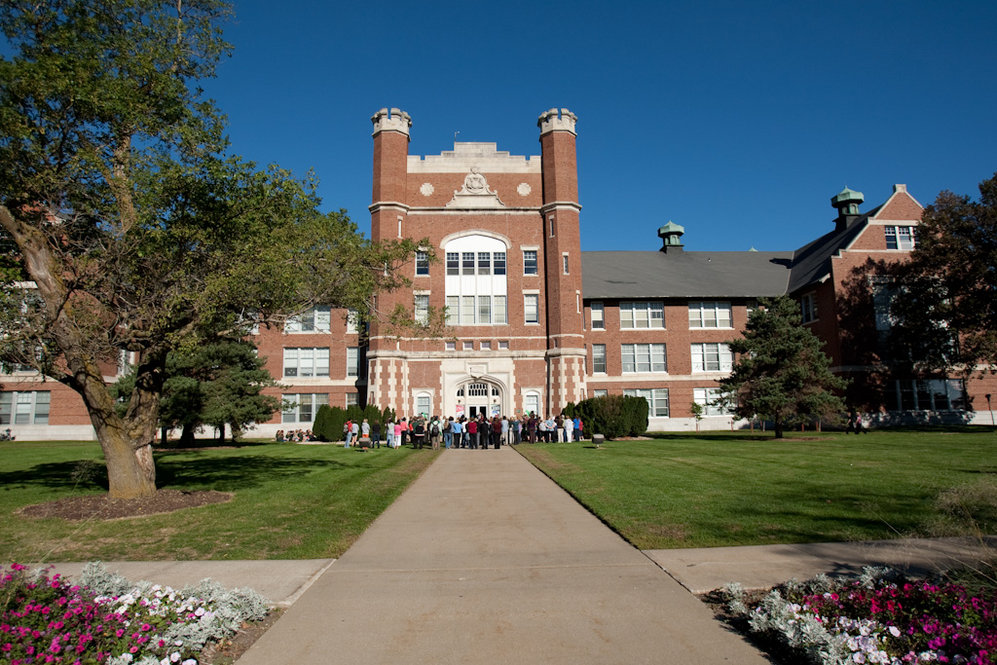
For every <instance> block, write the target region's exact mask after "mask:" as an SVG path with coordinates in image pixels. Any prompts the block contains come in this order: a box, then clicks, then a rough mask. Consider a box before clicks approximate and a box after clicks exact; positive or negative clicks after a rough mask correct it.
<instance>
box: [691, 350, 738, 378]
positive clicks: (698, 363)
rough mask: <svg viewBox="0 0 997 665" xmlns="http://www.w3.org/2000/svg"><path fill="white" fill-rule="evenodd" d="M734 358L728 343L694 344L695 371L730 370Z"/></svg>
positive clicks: (693, 366)
mask: <svg viewBox="0 0 997 665" xmlns="http://www.w3.org/2000/svg"><path fill="white" fill-rule="evenodd" d="M733 365H734V358H733V356H732V355H731V352H730V348H728V347H727V345H726V344H693V345H692V371H693V372H729V371H730V370H731V369H732V367H733Z"/></svg>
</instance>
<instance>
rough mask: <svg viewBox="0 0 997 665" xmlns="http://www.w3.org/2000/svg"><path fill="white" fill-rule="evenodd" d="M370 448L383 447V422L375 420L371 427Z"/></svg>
mask: <svg viewBox="0 0 997 665" xmlns="http://www.w3.org/2000/svg"><path fill="white" fill-rule="evenodd" d="M370 446H371V448H380V447H381V421H379V420H375V421H374V422H373V423H372V424H371V426H370Z"/></svg>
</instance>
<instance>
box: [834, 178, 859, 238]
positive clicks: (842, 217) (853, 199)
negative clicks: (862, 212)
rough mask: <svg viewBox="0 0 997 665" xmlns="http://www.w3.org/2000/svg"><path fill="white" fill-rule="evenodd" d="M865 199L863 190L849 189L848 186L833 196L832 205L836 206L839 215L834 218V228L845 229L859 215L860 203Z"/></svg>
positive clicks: (836, 229) (837, 229)
mask: <svg viewBox="0 0 997 665" xmlns="http://www.w3.org/2000/svg"><path fill="white" fill-rule="evenodd" d="M863 201H865V197H864V196H863V195H862V192H856V191H854V190H851V189H848V187H847V186H845V188H844V189H843V190H841V191H840V192H838V193H837V194H835V195H834V196H832V197H831V207H832V208H836V209H837V211H838V217H837V218H836V219H835V220H834V230H835V231H843V230H844V229H845V227H847V226H848V223H849V222H851V221H852V220H853V219H855V218H856V217H858V216H859V204H860V203H862V202H863Z"/></svg>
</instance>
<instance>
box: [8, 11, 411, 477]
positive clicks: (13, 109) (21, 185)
mask: <svg viewBox="0 0 997 665" xmlns="http://www.w3.org/2000/svg"><path fill="white" fill-rule="evenodd" d="M227 14H228V7H227V6H226V5H225V4H224V3H222V2H219V1H217V0H171V1H170V2H162V1H160V0H104V1H102V2H89V1H86V0H30V1H29V0H11V1H8V2H4V3H2V4H0V30H2V32H3V34H4V35H5V36H6V37H7V39H8V41H9V43H10V44H11V45H12V46H13V48H14V49H15V51H16V53H15V55H14V56H13V57H11V58H3V59H0V231H2V232H0V269H3V271H4V273H3V275H2V276H3V277H5V278H6V279H5V280H4V284H3V287H2V294H0V328H2V330H3V339H2V342H0V358H2V359H3V360H6V361H8V362H18V363H22V364H30V365H33V366H34V367H36V368H37V369H39V370H40V371H42V372H43V373H45V374H46V375H48V376H50V377H53V378H55V379H56V380H58V381H61V382H63V383H64V384H66V385H68V386H70V387H71V388H73V389H74V390H76V391H77V392H78V393H79V394H80V395H81V397H82V398H83V401H84V403H85V405H86V407H87V410H88V412H89V414H90V418H91V422H92V423H93V425H94V427H95V429H96V431H97V436H98V439H99V440H100V442H101V445H102V448H103V450H104V455H105V459H106V460H107V464H108V475H109V481H110V492H111V494H112V496H120V497H126V496H139V495H143V494H148V493H151V492H154V491H155V466H154V463H153V459H152V452H151V447H150V446H151V443H152V441H153V440H154V439H155V435H156V429H157V424H158V405H159V397H160V394H161V392H162V387H163V381H164V378H165V374H164V370H165V364H166V359H167V354H168V353H169V352H170V351H171V350H173V349H192V348H195V347H196V346H198V345H200V344H202V343H204V342H205V341H206V340H211V339H213V338H214V337H215V336H217V335H218V334H219V333H223V334H226V335H232V334H237V333H238V331H239V330H244V329H246V327H247V326H248V325H249V324H251V323H254V322H258V323H262V324H264V325H266V324H268V323H270V322H278V321H280V320H282V318H283V317H284V316H286V315H287V314H289V313H293V312H297V311H301V310H303V309H305V308H307V307H309V306H311V305H313V304H317V303H320V304H325V305H333V306H342V307H352V308H354V309H356V310H358V311H360V312H366V311H369V309H370V304H371V302H372V296H373V294H374V293H375V292H376V291H378V290H380V289H386V288H391V287H393V286H395V285H396V283H397V282H396V279H397V278H396V277H395V276H396V275H398V274H400V273H398V272H396V271H393V270H391V268H392V267H393V266H395V265H396V264H397V263H398V262H400V261H403V260H409V259H410V257H411V255H412V252H413V251H414V249H415V247H414V246H413V245H412V244H411V243H408V242H398V243H393V244H384V245H375V244H372V243H371V242H369V241H367V240H365V239H364V238H363V237H362V236H360V235H359V234H358V233H357V229H356V228H355V226H354V225H353V224H352V223H351V222H350V221H349V219H348V218H347V217H346V216H345V214H343V213H332V214H321V213H319V212H318V204H319V201H318V199H317V197H316V195H315V190H314V182H313V181H312V180H311V179H306V180H303V181H302V180H297V179H295V178H293V177H292V176H291V174H290V173H288V172H287V171H285V170H283V169H281V168H279V167H276V166H270V167H268V168H264V169H260V168H257V166H256V165H255V164H253V163H250V162H246V161H244V160H242V159H240V158H239V157H237V156H234V155H232V154H230V153H229V152H228V145H227V141H226V138H225V135H224V131H223V130H224V127H223V122H222V118H221V116H220V114H219V113H218V112H217V111H216V109H215V108H214V107H213V106H212V104H211V103H210V102H209V101H207V100H205V99H203V98H202V96H201V90H200V89H199V87H198V85H197V82H198V80H200V79H203V78H205V77H209V76H213V74H214V67H215V64H216V63H217V61H218V59H219V58H221V57H223V56H224V55H226V54H227V53H228V52H229V45H228V44H227V43H225V42H224V41H223V40H222V38H221V32H220V24H221V21H222V20H223V19H224V18H225V17H226V16H227ZM386 268H387V270H386ZM20 278H23V281H21V279H20ZM122 353H127V354H130V358H131V359H133V360H134V364H135V389H134V390H133V391H132V393H131V397H130V400H129V402H128V406H127V409H126V411H125V414H124V415H123V416H120V415H118V413H117V412H116V411H115V408H114V400H113V398H112V397H111V395H110V393H109V392H108V389H107V386H106V385H105V381H104V376H105V375H106V374H108V373H111V374H113V368H114V366H115V365H116V364H117V362H118V359H119V358H120V356H121V354H122Z"/></svg>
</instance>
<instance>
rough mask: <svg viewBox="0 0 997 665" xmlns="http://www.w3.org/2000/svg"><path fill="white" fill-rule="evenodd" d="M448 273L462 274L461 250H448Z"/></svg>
mask: <svg viewBox="0 0 997 665" xmlns="http://www.w3.org/2000/svg"><path fill="white" fill-rule="evenodd" d="M447 274H448V275H459V274H460V252H447Z"/></svg>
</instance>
